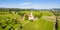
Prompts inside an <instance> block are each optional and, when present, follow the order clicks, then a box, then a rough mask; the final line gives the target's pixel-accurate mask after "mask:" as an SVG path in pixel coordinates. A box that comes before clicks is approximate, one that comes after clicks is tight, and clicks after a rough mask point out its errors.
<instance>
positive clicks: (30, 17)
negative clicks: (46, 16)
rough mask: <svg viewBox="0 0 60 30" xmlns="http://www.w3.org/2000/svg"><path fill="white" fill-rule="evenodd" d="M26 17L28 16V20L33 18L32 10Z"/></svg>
mask: <svg viewBox="0 0 60 30" xmlns="http://www.w3.org/2000/svg"><path fill="white" fill-rule="evenodd" d="M28 18H29V20H34V16H33V14H32V12H31V13H30V14H29V15H28Z"/></svg>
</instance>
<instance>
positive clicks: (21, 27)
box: [0, 10, 60, 30]
mask: <svg viewBox="0 0 60 30" xmlns="http://www.w3.org/2000/svg"><path fill="white" fill-rule="evenodd" d="M31 12H32V14H33V16H34V18H35V19H34V20H29V19H28V14H29V13H31ZM36 17H37V18H36ZM55 18H56V17H55V15H54V14H53V13H52V12H51V11H49V10H48V11H38V10H37V11H27V10H25V11H17V12H16V11H10V12H8V11H6V12H0V30H54V29H55V26H54V24H55ZM58 23H60V22H58ZM59 28H60V24H59V26H58V29H59ZM59 30H60V29H59Z"/></svg>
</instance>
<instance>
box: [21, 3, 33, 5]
mask: <svg viewBox="0 0 60 30" xmlns="http://www.w3.org/2000/svg"><path fill="white" fill-rule="evenodd" d="M31 4H32V3H23V4H22V5H31Z"/></svg>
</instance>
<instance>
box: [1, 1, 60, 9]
mask: <svg viewBox="0 0 60 30" xmlns="http://www.w3.org/2000/svg"><path fill="white" fill-rule="evenodd" d="M1 7H2V8H23V9H26V8H34V9H49V8H60V0H0V8H1Z"/></svg>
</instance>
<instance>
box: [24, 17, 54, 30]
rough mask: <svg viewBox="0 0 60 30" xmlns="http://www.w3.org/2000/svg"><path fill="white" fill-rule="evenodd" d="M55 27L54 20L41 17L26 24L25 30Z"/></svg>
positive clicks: (42, 29) (49, 29) (46, 29)
mask: <svg viewBox="0 0 60 30" xmlns="http://www.w3.org/2000/svg"><path fill="white" fill-rule="evenodd" d="M53 27H54V23H53V22H50V21H46V20H45V19H42V18H40V19H38V20H36V21H34V22H31V23H27V24H26V25H24V26H23V30H53Z"/></svg>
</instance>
